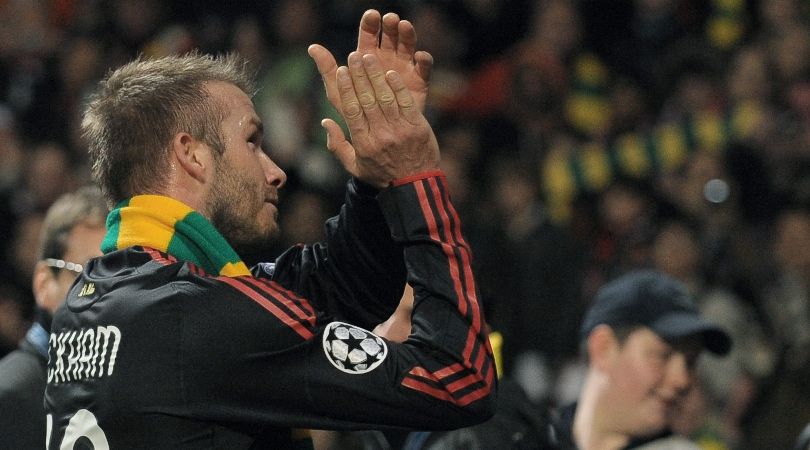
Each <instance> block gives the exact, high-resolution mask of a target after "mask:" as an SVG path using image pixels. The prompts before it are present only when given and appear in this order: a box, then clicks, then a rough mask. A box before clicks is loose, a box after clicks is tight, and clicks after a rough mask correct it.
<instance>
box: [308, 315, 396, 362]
mask: <svg viewBox="0 0 810 450" xmlns="http://www.w3.org/2000/svg"><path fill="white" fill-rule="evenodd" d="M323 351H324V353H326V359H328V360H329V362H330V363H332V365H333V366H335V367H337V368H338V369H340V370H341V371H343V372H346V373H350V374H352V375H358V374H362V373H366V372H370V371H372V370H374V369H375V368H377V366H379V365H380V364H381V363H382V362H383V360H384V359H385V357H386V355H388V347H387V346H386V345H385V341H383V340H382V339H380V338H379V337H377V336H375V335H374V334H373V333H371V332H370V331H366V330H364V329H362V328H360V327H356V326H354V325H349V324H348V323H343V322H332V323H330V324H329V325H327V326H326V329H325V330H324V332H323Z"/></svg>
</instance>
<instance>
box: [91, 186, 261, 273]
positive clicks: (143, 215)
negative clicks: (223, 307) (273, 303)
mask: <svg viewBox="0 0 810 450" xmlns="http://www.w3.org/2000/svg"><path fill="white" fill-rule="evenodd" d="M134 245H141V246H144V247H151V248H154V249H155V250H159V251H162V252H165V253H168V254H170V255H172V256H174V257H175V258H177V259H179V260H182V261H188V262H192V263H194V264H196V265H198V266H200V267H202V268H203V269H204V270H205V271H206V272H208V273H211V274H217V275H224V276H228V277H238V276H242V275H250V271H249V270H248V268H247V266H246V265H245V263H244V262H242V260H241V259H240V258H239V255H237V254H236V252H235V251H234V249H233V248H231V246H230V244H228V242H227V241H226V240H225V238H223V237H222V235H221V234H219V232H218V231H217V230H216V228H214V226H213V225H211V222H209V221H208V220H207V219H206V218H205V217H203V216H202V215H201V214H200V213H198V212H197V211H194V210H193V209H191V208H190V207H188V206H187V205H185V204H184V203H182V202H179V201H177V200H175V199H173V198H170V197H164V196H161V195H137V196H135V197H132V198H130V199H129V200H124V201H122V202H121V203H119V204H117V205H116V206H115V208H114V209H113V210H112V211H110V213H109V214H108V215H107V235H106V236H105V237H104V241H103V242H102V243H101V251H102V252H104V253H109V252H112V251H115V250H118V249H122V248H127V247H132V246H134Z"/></svg>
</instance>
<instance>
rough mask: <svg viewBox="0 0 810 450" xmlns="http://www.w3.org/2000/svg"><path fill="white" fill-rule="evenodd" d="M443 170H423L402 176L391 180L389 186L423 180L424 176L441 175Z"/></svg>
mask: <svg viewBox="0 0 810 450" xmlns="http://www.w3.org/2000/svg"><path fill="white" fill-rule="evenodd" d="M443 176H444V172H443V171H442V170H441V169H431V170H426V171H424V172H417V173H415V174H412V175H408V176H405V177H402V178H397V179H396V180H394V181H392V182H391V184H390V186H392V187H396V186H402V185H403V184H408V183H413V182H414V181H419V180H424V179H425V178H434V177H443Z"/></svg>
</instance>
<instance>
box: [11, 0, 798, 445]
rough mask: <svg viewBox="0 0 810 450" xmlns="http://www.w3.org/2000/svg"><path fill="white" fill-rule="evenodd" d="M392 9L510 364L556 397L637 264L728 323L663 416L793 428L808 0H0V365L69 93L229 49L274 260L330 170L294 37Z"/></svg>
mask: <svg viewBox="0 0 810 450" xmlns="http://www.w3.org/2000/svg"><path fill="white" fill-rule="evenodd" d="M370 7H373V8H377V9H379V10H381V11H383V12H386V11H396V12H398V13H399V14H400V16H401V17H403V18H407V19H409V20H411V21H412V22H413V23H414V25H415V27H416V30H417V33H418V35H419V48H420V49H424V50H427V51H429V52H431V53H432V54H433V56H434V60H435V68H434V73H433V78H432V83H431V93H430V96H429V104H428V110H427V115H428V118H429V120H430V121H431V123H432V124H433V125H434V128H435V131H436V134H437V136H438V139H439V142H440V145H441V146H442V158H443V161H442V165H443V168H444V170H445V172H446V173H447V175H448V179H449V181H450V184H451V193H452V196H453V198H454V203H455V205H456V207H457V208H458V210H459V213H460V215H461V217H462V220H463V223H464V226H465V231H466V233H467V236H468V240H469V242H470V244H471V246H472V249H473V253H474V257H475V260H474V266H475V268H476V270H477V273H478V280H479V287H480V289H481V292H482V295H483V297H484V301H485V302H486V307H487V309H488V313H489V315H488V319H489V322H490V324H491V325H492V327H493V328H494V329H496V330H498V331H500V332H501V333H502V334H503V336H504V339H505V340H504V342H505V343H504V355H503V356H504V362H505V375H506V376H509V377H513V378H514V379H516V380H517V381H518V382H519V383H520V384H521V385H522V386H523V387H524V389H525V390H526V391H527V392H528V394H529V395H530V397H531V399H532V400H534V401H536V402H538V403H539V404H543V405H548V406H557V405H560V404H563V403H566V402H569V401H571V400H572V399H573V398H575V396H576V393H577V389H578V387H579V384H578V383H579V377H580V376H581V374H582V367H581V363H580V362H579V359H578V356H577V353H578V345H579V336H578V323H579V320H580V318H581V315H582V313H583V311H584V309H585V308H586V307H587V306H588V302H589V301H590V299H591V297H592V295H593V294H594V292H595V291H596V290H597V289H598V288H599V287H600V286H601V285H602V284H603V283H604V282H605V281H606V280H609V279H611V278H612V277H614V276H616V275H618V274H621V273H623V272H624V271H627V270H628V269H631V268H638V267H656V268H659V269H661V270H664V271H666V272H668V273H670V274H672V275H674V276H675V277H677V278H679V279H681V280H682V281H684V282H685V283H687V285H688V286H689V287H690V288H691V289H692V290H693V292H694V294H695V297H696V299H697V301H698V302H699V304H700V307H701V308H702V310H703V311H704V312H705V314H707V315H708V316H710V317H712V318H713V319H715V320H716V321H718V322H720V323H722V324H723V325H724V326H725V327H726V328H727V329H728V330H729V331H730V332H731V334H732V335H733V337H734V340H735V349H734V351H733V353H732V354H731V356H730V357H729V358H726V359H723V360H719V359H712V358H711V357H708V356H707V357H704V358H705V359H703V360H701V363H700V374H701V375H700V379H699V382H698V385H697V386H696V389H694V390H693V393H692V394H691V395H690V397H689V401H688V402H686V404H685V405H684V411H683V414H681V415H680V417H679V419H678V420H677V422H676V423H675V426H676V428H677V429H678V430H681V431H683V432H686V433H689V434H691V435H693V436H695V437H696V438H697V439H699V440H700V442H702V443H703V445H704V447H705V448H707V449H722V448H788V447H789V446H790V444H791V443H792V442H793V440H794V439H795V437H796V435H797V434H798V432H799V430H800V429H801V428H802V426H803V425H805V424H806V423H808V422H810V382H808V381H810V2H809V1H807V0H759V1H753V0H751V1H745V0H704V1H700V0H435V1H420V0H401V1H395V2H393V1H366V0H333V1H326V0H323V1H318V0H279V1H273V2H269V1H267V2H265V1H258V0H254V1H237V0H230V1H218V0H201V1H194V2H192V1H175V2H166V1H160V0H0V237H1V238H2V239H3V241H4V245H3V246H2V252H0V253H1V254H0V257H1V258H0V349H1V350H0V354H3V353H5V352H7V351H8V350H9V349H11V348H13V347H14V346H15V345H16V342H17V340H18V339H19V338H21V337H22V336H23V334H24V332H25V330H26V329H27V326H28V321H29V320H30V318H31V315H32V311H33V300H32V298H31V294H30V286H31V282H30V276H31V272H32V269H33V267H34V263H35V260H36V247H37V245H36V242H37V239H38V233H39V229H40V225H41V223H42V217H43V213H44V211H45V210H46V209H47V208H48V206H49V205H50V204H51V202H52V201H53V200H55V198H56V197H57V196H58V195H59V194H61V193H63V192H66V191H70V190H73V189H74V188H76V187H78V186H81V185H83V184H87V183H89V182H90V179H89V168H88V161H87V157H86V153H85V146H84V145H83V143H82V141H81V136H80V135H79V133H78V125H79V123H80V121H81V110H82V105H83V103H84V101H85V99H86V96H87V94H88V92H90V91H91V90H92V89H93V88H94V86H95V84H96V82H97V81H98V80H99V79H100V78H101V77H102V76H103V75H104V74H105V73H106V72H107V71H108V70H110V69H111V68H115V67H117V66H118V65H120V64H122V63H124V62H126V61H128V60H130V59H132V58H133V57H135V56H136V55H138V54H143V55H145V56H161V55H167V54H173V53H183V52H186V51H189V50H192V49H200V50H202V51H204V52H225V51H237V52H239V53H241V54H242V55H243V56H245V57H247V58H249V60H250V61H251V64H253V65H254V67H255V70H256V71H257V73H258V74H259V79H260V83H259V86H260V90H259V92H258V94H257V95H256V97H255V104H256V107H257V110H258V111H259V113H260V115H261V116H262V117H263V119H264V122H265V129H266V132H265V133H266V138H265V149H266V151H268V152H269V154H270V155H271V157H272V158H273V159H274V160H275V161H276V162H277V163H278V164H279V165H280V166H281V167H282V168H284V169H285V170H286V172H287V173H288V175H289V182H288V184H287V186H286V187H285V189H283V192H282V205H281V216H280V217H281V226H282V233H283V234H282V239H281V241H280V242H279V243H278V249H282V248H285V247H286V246H288V245H290V244H294V243H297V242H311V241H314V240H318V239H320V238H321V236H322V224H323V221H324V220H325V219H326V218H327V217H329V216H331V215H333V214H334V213H335V212H336V211H337V208H338V206H339V205H340V202H341V200H342V186H343V184H344V183H345V181H346V179H347V175H346V174H345V172H343V170H342V169H341V167H340V166H339V164H338V163H337V162H336V160H335V159H334V158H333V157H332V156H331V155H330V154H329V152H328V151H327V150H326V146H325V132H324V131H323V130H322V129H321V128H320V126H319V122H320V119H321V118H322V117H326V116H329V117H336V113H335V112H334V111H333V110H332V109H331V107H330V106H329V105H328V103H327V102H326V100H325V97H324V95H323V88H322V84H321V80H320V78H319V75H318V73H317V71H316V69H315V67H314V64H313V63H312V62H311V60H310V59H309V57H308V56H307V53H306V47H307V46H308V45H309V44H310V43H313V42H320V43H323V44H325V45H326V47H327V48H329V49H331V50H333V52H334V53H335V54H336V55H337V56H338V57H339V58H343V60H344V61H345V55H347V54H348V52H349V51H351V50H352V49H353V48H354V45H355V39H356V35H357V23H358V20H359V18H360V16H361V14H362V12H363V11H364V10H365V9H367V8H370Z"/></svg>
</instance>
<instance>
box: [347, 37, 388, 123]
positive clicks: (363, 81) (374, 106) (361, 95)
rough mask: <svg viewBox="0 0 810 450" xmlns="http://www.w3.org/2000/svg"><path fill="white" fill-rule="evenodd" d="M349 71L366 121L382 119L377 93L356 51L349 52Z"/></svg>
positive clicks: (361, 58) (361, 57) (360, 56)
mask: <svg viewBox="0 0 810 450" xmlns="http://www.w3.org/2000/svg"><path fill="white" fill-rule="evenodd" d="M380 71H382V70H380ZM349 73H350V74H351V78H352V83H353V84H354V90H355V94H356V96H357V100H358V102H359V103H360V107H361V108H362V109H363V113H364V114H365V116H366V117H367V118H368V121H369V122H377V121H381V120H383V113H382V110H381V109H380V105H379V104H378V103H377V95H376V93H375V92H374V87H373V86H372V85H371V80H370V79H369V76H368V74H367V73H366V68H365V67H364V63H363V56H362V55H361V54H360V53H358V52H352V53H350V54H349ZM339 81H340V80H338V82H339ZM352 135H354V133H352Z"/></svg>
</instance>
